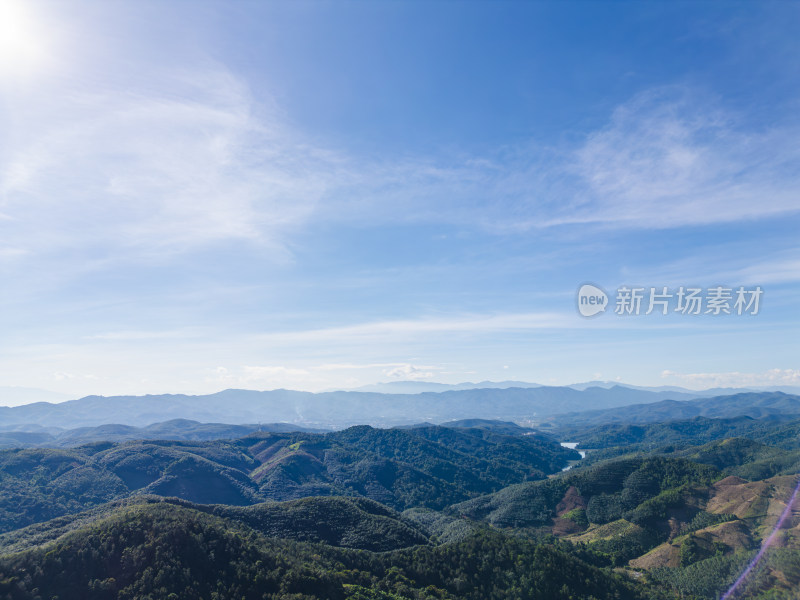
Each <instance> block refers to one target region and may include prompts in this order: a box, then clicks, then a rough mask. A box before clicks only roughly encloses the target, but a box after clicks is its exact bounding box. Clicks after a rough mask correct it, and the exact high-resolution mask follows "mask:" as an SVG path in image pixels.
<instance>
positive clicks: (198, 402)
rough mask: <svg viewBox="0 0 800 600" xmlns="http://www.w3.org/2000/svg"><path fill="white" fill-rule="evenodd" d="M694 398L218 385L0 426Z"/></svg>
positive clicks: (540, 409) (374, 416) (408, 413)
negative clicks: (196, 391) (217, 388)
mask: <svg viewBox="0 0 800 600" xmlns="http://www.w3.org/2000/svg"><path fill="white" fill-rule="evenodd" d="M694 398H696V396H695V395H693V394H688V393H682V392H663V391H662V392H653V391H648V390H636V389H632V388H628V387H621V386H614V387H611V388H602V387H588V388H586V389H584V390H576V389H572V388H570V387H546V386H539V387H535V388H519V387H509V388H505V389H493V388H474V389H464V390H447V391H443V392H423V393H419V394H381V393H375V392H353V391H350V392H324V393H318V394H315V393H311V392H300V391H293V390H272V391H263V392H259V391H251V390H224V391H222V392H218V393H215V394H208V395H203V396H190V395H184V394H161V395H149V396H111V397H104V396H87V397H85V398H81V399H79V400H71V401H68V402H62V403H59V404H50V403H41V402H40V403H34V404H28V405H23V406H16V407H0V424H2V426H4V427H9V426H17V425H23V424H36V425H39V426H43V427H63V428H75V427H94V426H98V425H104V424H108V423H121V424H125V425H130V426H135V427H142V426H146V425H150V424H152V423H157V422H161V421H168V420H171V419H191V420H195V421H200V422H206V423H208V422H211V423H220V422H221V423H233V424H242V423H251V424H252V423H260V422H263V423H275V422H289V423H296V424H300V425H304V426H311V427H324V428H340V427H346V426H349V425H355V424H363V423H366V424H371V425H378V426H386V425H388V426H392V425H403V424H413V423H419V422H425V421H427V422H434V423H438V422H442V421H449V420H455V419H463V418H488V419H502V420H534V419H539V420H541V419H542V418H544V417H548V416H552V415H555V414H560V413H565V412H576V411H585V410H592V409H606V408H614V407H621V406H626V405H630V404H641V403H650V402H657V401H660V400H667V399H669V400H690V399H694Z"/></svg>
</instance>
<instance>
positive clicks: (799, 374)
mask: <svg viewBox="0 0 800 600" xmlns="http://www.w3.org/2000/svg"><path fill="white" fill-rule="evenodd" d="M661 377H662V378H664V379H668V380H672V381H678V382H681V383H683V384H686V385H688V386H690V387H692V388H695V389H705V388H713V387H761V386H765V387H769V386H789V385H800V369H769V370H768V371H764V372H762V373H740V372H738V371H732V372H730V373H675V372H673V371H664V372H662V374H661Z"/></svg>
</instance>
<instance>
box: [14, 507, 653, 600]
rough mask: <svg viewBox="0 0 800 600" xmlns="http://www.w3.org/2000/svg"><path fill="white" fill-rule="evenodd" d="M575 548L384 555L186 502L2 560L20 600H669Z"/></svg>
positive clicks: (487, 545) (485, 542)
mask: <svg viewBox="0 0 800 600" xmlns="http://www.w3.org/2000/svg"><path fill="white" fill-rule="evenodd" d="M659 596H660V594H657V595H656V596H653V591H652V590H645V589H644V588H643V587H642V586H640V585H637V584H635V583H634V582H631V581H628V580H626V579H625V578H624V577H622V576H620V575H616V574H614V573H611V572H610V571H606V570H601V569H599V568H597V567H593V566H590V565H589V564H587V563H585V562H583V561H581V560H580V559H578V558H577V557H575V556H571V555H569V554H567V553H565V552H563V551H560V550H556V549H554V548H552V547H549V546H545V545H540V544H536V543H534V542H531V541H526V540H522V539H518V538H515V537H511V536H507V535H503V534H501V533H498V532H489V531H484V532H478V533H474V534H472V535H471V536H469V537H467V538H466V539H464V540H462V541H461V542H458V543H454V544H448V545H444V546H429V545H417V546H414V547H410V548H407V549H401V550H395V551H392V552H386V553H372V552H364V551H357V550H348V549H344V548H336V547H332V546H328V545H322V544H308V543H303V542H297V541H293V540H286V539H276V538H270V537H267V536H265V535H264V534H263V533H261V532H259V531H257V530H255V529H252V528H250V527H249V526H247V525H244V524H242V523H237V522H235V521H232V520H231V519H228V518H224V517H222V516H217V515H213V514H210V513H208V512H204V511H200V510H197V509H195V508H192V507H190V506H180V505H175V504H174V503H152V504H150V503H145V504H137V505H134V506H122V507H119V508H117V509H116V510H113V511H111V512H110V513H108V514H107V515H105V516H103V517H102V518H100V519H98V520H96V521H92V522H90V523H88V524H86V525H84V526H80V527H78V528H76V529H74V530H72V531H70V532H68V533H65V534H64V535H63V536H61V537H59V538H58V539H57V540H56V541H55V542H51V543H50V544H46V545H43V546H37V547H33V548H31V549H29V550H26V551H23V552H21V553H18V554H11V555H5V556H0V597H3V598H7V599H9V600H34V599H39V598H58V599H59V600H87V599H91V600H105V599H108V600H112V599H115V600H116V599H118V600H134V599H137V600H143V599H153V600H155V599H162V598H163V599H168V600H173V599H178V598H180V599H186V600H199V599H201V598H226V599H227V598H247V599H250V598H252V599H255V598H259V599H264V598H266V599H268V600H278V599H289V598H291V599H295V600H404V599H416V600H455V599H462V600H501V599H503V600H504V599H507V598H548V599H552V600H571V599H574V598H582V599H586V600H592V599H601V598H615V599H618V600H640V599H641V600H645V599H646V598H651V599H652V598H654V597H655V598H657V597H659Z"/></svg>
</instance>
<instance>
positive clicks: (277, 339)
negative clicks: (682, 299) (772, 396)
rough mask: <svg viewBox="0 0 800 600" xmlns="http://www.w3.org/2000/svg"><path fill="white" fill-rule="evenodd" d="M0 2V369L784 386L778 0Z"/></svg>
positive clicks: (187, 387) (39, 376)
mask: <svg viewBox="0 0 800 600" xmlns="http://www.w3.org/2000/svg"><path fill="white" fill-rule="evenodd" d="M0 16H2V17H3V18H2V19H0V22H2V23H3V25H2V26H0V94H1V95H2V105H0V106H1V107H2V110H1V111H0V132H2V133H0V275H2V277H3V281H4V285H3V286H2V290H3V293H2V294H0V332H2V333H1V334H0V386H25V387H36V388H44V389H49V390H54V391H58V392H62V393H64V394H68V395H71V396H74V397H77V396H81V395H86V394H90V393H100V394H123V393H125V394H128V393H160V392H189V393H205V392H211V391H216V390H219V389H223V388H229V387H244V388H252V389H273V388H277V387H288V388H295V389H308V390H314V391H316V390H323V389H331V388H349V387H357V386H360V385H365V384H369V383H373V382H377V381H390V380H397V379H418V380H430V381H441V382H451V383H455V382H461V381H479V380H486V379H491V380H506V379H517V380H526V381H535V382H539V383H545V384H568V383H573V382H578V381H585V380H591V379H604V380H614V379H619V380H621V381H625V382H628V383H634V384H640V385H665V384H669V385H683V386H686V387H693V388H704V387H712V386H718V385H723V386H748V385H749V386H754V385H764V386H767V385H800V364H799V363H798V357H800V352H798V350H800V343H798V333H800V332H799V331H798V313H797V308H796V306H797V301H796V298H797V295H798V293H800V247H798V239H799V238H798V231H799V230H800V191H798V190H800V142H798V140H800V122H799V119H798V115H800V111H799V110H798V108H799V106H798V100H800V72H798V71H800V60H798V51H800V40H798V38H797V36H796V31H797V28H798V25H800V4H798V3H792V2H769V1H762V2H746V3H736V2H725V3H722V2H707V3H704V2H608V3H606V2H597V1H592V2H577V1H576V2H530V3H525V2H508V3H503V2H465V3H458V2H431V3H423V2H382V3H369V2H347V3H346V2H339V3H327V2H274V3H267V2H241V1H240V2H219V3H215V2H188V1H186V2H183V1H176V2H132V1H131V2H114V3H109V2H99V1H98V2H39V1H32V2H27V1H26V2H21V1H20V0H0ZM585 282H594V283H596V284H598V285H600V286H602V287H603V288H604V289H606V290H608V291H609V293H612V294H613V292H614V291H615V290H616V289H617V288H619V287H620V286H622V285H628V286H642V287H646V288H649V287H650V286H653V287H662V286H668V287H669V288H671V289H674V288H678V287H679V286H697V287H701V288H710V287H713V286H717V285H723V286H727V287H732V288H736V287H739V286H745V287H748V288H754V287H755V286H761V287H762V289H763V290H764V295H763V297H762V302H761V307H760V312H759V314H758V315H741V316H738V315H724V316H720V317H713V316H710V315H698V316H688V315H680V314H674V313H673V314H670V315H667V316H662V315H649V316H644V315H640V316H628V317H621V316H618V315H615V314H613V311H612V310H609V311H607V312H606V313H605V314H602V315H599V316H598V317H595V318H592V319H585V318H583V317H581V316H580V315H579V314H578V312H577V310H576V299H575V294H576V290H577V289H578V287H579V286H580V285H581V284H582V283H585ZM612 301H613V299H612ZM0 400H2V399H0ZM4 401H5V402H9V401H13V398H9V399H5V400H4Z"/></svg>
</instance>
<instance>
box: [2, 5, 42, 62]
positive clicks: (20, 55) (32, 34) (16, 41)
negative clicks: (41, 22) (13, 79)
mask: <svg viewBox="0 0 800 600" xmlns="http://www.w3.org/2000/svg"><path fill="white" fill-rule="evenodd" d="M44 57H45V46H44V40H43V36H42V35H41V34H40V32H39V31H37V26H36V22H35V19H34V18H33V14H32V12H31V10H30V4H29V3H24V2H21V1H20V0H0V73H2V74H19V75H28V74H31V73H32V72H33V71H34V70H35V69H37V68H38V67H39V66H40V65H41V64H42V62H43V60H44Z"/></svg>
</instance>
